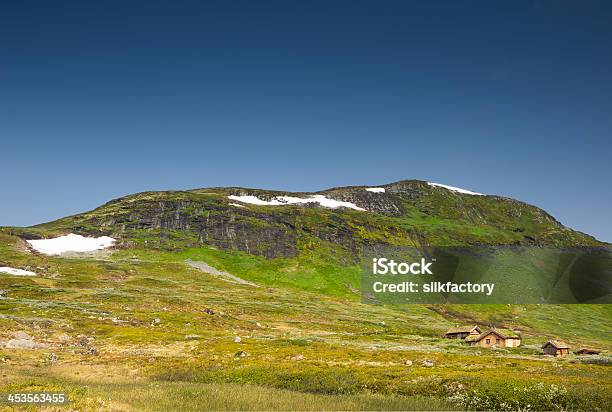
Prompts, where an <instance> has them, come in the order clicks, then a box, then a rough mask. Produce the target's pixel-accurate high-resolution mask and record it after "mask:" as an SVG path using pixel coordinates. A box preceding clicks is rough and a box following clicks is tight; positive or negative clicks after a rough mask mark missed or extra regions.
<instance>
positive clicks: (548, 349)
mask: <svg viewBox="0 0 612 412" xmlns="http://www.w3.org/2000/svg"><path fill="white" fill-rule="evenodd" d="M569 349H570V348H569V346H568V345H567V343H564V342H561V341H558V340H549V341H548V342H546V343H545V344H544V345H542V350H543V351H544V354H545V355H552V356H565V355H569Z"/></svg>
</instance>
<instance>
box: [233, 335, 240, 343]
mask: <svg viewBox="0 0 612 412" xmlns="http://www.w3.org/2000/svg"><path fill="white" fill-rule="evenodd" d="M240 342H242V339H240V336H236V337H235V338H234V343H240Z"/></svg>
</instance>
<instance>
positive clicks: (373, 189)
mask: <svg viewBox="0 0 612 412" xmlns="http://www.w3.org/2000/svg"><path fill="white" fill-rule="evenodd" d="M366 191H367V192H372V193H385V188H384V187H368V188H367V189H366Z"/></svg>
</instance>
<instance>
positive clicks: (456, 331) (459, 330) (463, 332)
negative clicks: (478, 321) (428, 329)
mask: <svg viewBox="0 0 612 412" xmlns="http://www.w3.org/2000/svg"><path fill="white" fill-rule="evenodd" d="M480 333H481V330H480V328H479V327H478V326H476V325H470V326H459V327H456V328H450V329H449V330H448V331H447V332H446V333H445V334H444V337H445V338H449V339H465V338H466V337H468V336H473V335H476V336H478V335H480Z"/></svg>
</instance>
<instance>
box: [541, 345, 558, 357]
mask: <svg viewBox="0 0 612 412" xmlns="http://www.w3.org/2000/svg"><path fill="white" fill-rule="evenodd" d="M543 350H544V353H545V354H546V355H553V356H557V349H556V348H555V347H554V346H551V345H548V346H545V347H544V348H543Z"/></svg>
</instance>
